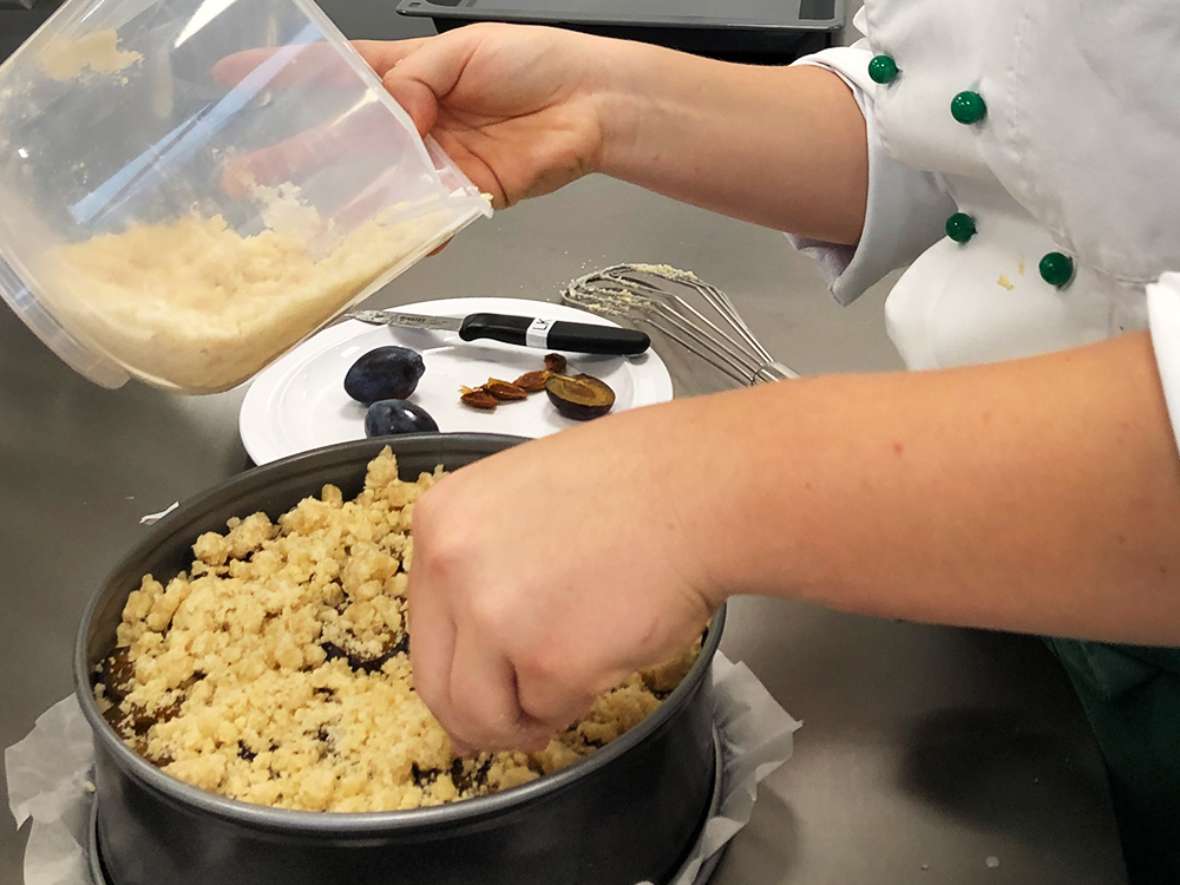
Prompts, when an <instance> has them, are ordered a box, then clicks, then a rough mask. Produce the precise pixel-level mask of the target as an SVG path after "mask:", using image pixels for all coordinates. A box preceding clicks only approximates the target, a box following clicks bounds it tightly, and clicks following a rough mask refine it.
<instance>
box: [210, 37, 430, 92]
mask: <svg viewBox="0 0 1180 885" xmlns="http://www.w3.org/2000/svg"><path fill="white" fill-rule="evenodd" d="M435 39H437V38H435V37H419V38H416V39H413V40H354V41H353V42H352V46H353V48H354V49H356V51H357V52H359V53H360V55H361V58H363V59H364V60H365V61H366V62H367V63H368V64H369V66H370V67H371V68H372V69H373V70H374V71H375V72H376V73H377V76H378V77H384V76H385V75H386V74H387V73H388V72H389V70H390V68H392V67H393V66H394V65H396V64H397V63H398V62H400V61H401V60H402V59H403V58H405V57H407V56H408V55H410V54H411V53H412V52H415V51H416V50H418V49H419V48H420V47H422V46H423V45H424V44H426V43H427V42H429V41H430V40H435ZM264 66H266V67H264ZM256 71H257V72H258V76H259V77H260V78H262V79H264V81H265V83H266V85H268V86H292V85H295V84H299V83H311V82H314V83H315V85H316V86H331V85H336V86H355V85H356V82H357V78H356V72H355V71H353V69H352V68H351V67H350V66H349V65H348V64H347V63H346V62H345V60H344V58H343V57H342V56H341V53H340V50H339V49H338V48H337V47H335V46H333V45H332V44H330V43H323V42H321V43H308V44H303V45H293V46H269V47H262V48H259V49H246V50H243V51H242V52H235V53H234V54H232V55H227V56H226V57H225V58H223V59H220V60H219V61H218V62H217V63H216V64H215V65H213V79H214V80H215V81H216V82H217V83H220V84H221V85H222V86H236V85H237V84H239V83H241V82H242V81H243V80H245V79H246V78H247V77H249V76H250V75H251V74H253V73H255V72H256Z"/></svg>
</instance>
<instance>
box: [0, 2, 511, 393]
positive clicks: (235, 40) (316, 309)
mask: <svg viewBox="0 0 1180 885" xmlns="http://www.w3.org/2000/svg"><path fill="white" fill-rule="evenodd" d="M490 214H491V210H490V208H489V206H488V203H487V201H486V200H485V199H484V198H483V197H482V196H481V195H480V194H479V192H478V191H477V190H476V189H475V188H474V187H473V186H472V185H471V183H470V182H469V181H468V180H467V179H466V178H465V177H464V176H463V175H462V173H461V172H460V171H459V170H458V168H457V167H456V166H455V165H454V164H453V163H451V161H450V160H449V159H448V158H447V157H446V156H445V155H444V154H443V152H442V151H441V150H440V149H439V148H438V146H437V145H435V144H434V143H433V142H429V141H426V142H424V141H423V140H422V139H421V138H420V137H419V136H418V134H417V132H416V130H415V128H414V125H413V123H412V122H411V120H410V119H409V117H408V115H407V114H406V113H405V112H404V111H403V110H402V108H401V107H400V106H399V105H398V104H397V103H396V102H394V101H393V99H392V98H391V97H390V96H389V94H388V93H387V92H386V91H385V89H384V88H383V87H382V85H381V82H380V80H379V79H378V77H377V76H376V74H374V73H373V71H372V70H371V69H370V68H369V67H368V66H367V65H366V64H365V62H364V60H363V59H362V58H361V57H360V56H359V55H358V54H357V53H356V51H355V50H354V49H353V48H352V47H351V46H350V45H349V43H348V42H347V41H346V40H345V38H344V37H343V35H342V34H340V32H339V31H338V30H337V29H336V28H335V26H333V25H332V23H331V22H330V21H329V20H328V18H327V17H326V16H325V15H324V14H323V12H322V11H321V10H320V9H319V8H318V7H317V6H316V5H315V4H314V3H313V2H311V0H69V2H67V3H66V4H65V5H64V6H63V7H62V8H61V9H60V10H59V11H58V12H57V13H56V14H55V15H54V16H53V17H52V18H51V19H50V20H49V21H48V22H47V23H46V24H45V25H44V26H43V27H42V28H41V30H40V31H38V32H37V33H36V34H35V35H34V36H33V37H32V38H31V39H30V40H29V41H28V43H26V44H25V45H24V46H23V47H22V48H21V49H20V50H18V51H17V52H16V53H15V54H14V55H13V56H12V57H11V58H10V59H9V60H8V61H7V62H5V63H4V65H3V66H0V296H2V297H3V298H4V300H5V301H7V302H8V304H9V305H10V306H11V307H12V308H13V309H14V310H15V311H16V312H17V313H18V314H19V315H20V316H21V318H22V319H23V320H24V321H25V322H26V323H27V324H28V325H29V326H30V327H31V328H32V329H33V331H34V332H36V333H37V335H39V336H40V337H41V339H42V340H43V341H45V343H46V344H48V345H49V346H50V347H51V348H53V350H54V351H55V352H56V353H57V354H58V355H59V356H60V357H61V358H62V359H64V360H65V361H66V362H67V363H69V364H70V365H71V366H73V367H74V368H75V369H76V370H78V371H79V372H81V373H82V374H83V375H85V376H86V377H88V378H90V379H91V380H93V381H95V382H97V383H99V384H102V385H104V386H108V387H117V386H120V385H122V384H124V383H125V382H126V381H127V380H128V378H129V377H136V378H139V379H142V380H143V381H146V382H148V383H150V384H153V385H156V386H158V387H164V388H168V389H173V390H180V391H185V392H189V393H206V392H215V391H221V390H226V389H228V388H231V387H234V386H236V385H237V384H239V383H241V382H242V381H244V380H246V379H248V378H249V377H250V376H252V375H253V374H254V373H256V372H257V371H258V370H259V369H261V368H263V367H264V366H265V365H267V364H268V363H269V362H271V361H272V360H273V359H275V357H277V356H279V355H280V354H282V353H283V352H284V351H286V350H288V349H289V348H291V347H292V346H293V345H294V344H296V343H298V342H299V341H300V340H302V339H303V338H305V337H306V336H307V335H309V334H311V333H312V332H314V331H315V330H316V329H318V328H320V327H321V326H323V325H324V324H325V323H326V322H328V321H329V320H331V319H332V318H333V317H334V316H336V315H337V314H339V313H340V312H341V311H342V310H344V309H345V308H347V307H348V306H350V305H352V304H355V303H356V302H358V301H361V300H363V299H364V298H366V297H368V296H369V295H370V294H372V293H373V292H374V291H376V290H377V289H378V288H380V287H381V286H383V285H385V284H386V283H388V282H389V281H390V280H391V279H393V278H394V277H395V276H397V275H398V274H399V273H401V272H402V271H404V270H405V269H406V268H408V267H410V266H411V265H412V264H414V263H415V262H416V261H417V260H419V259H420V258H422V257H423V256H425V255H427V254H429V253H430V252H431V251H432V250H433V249H435V248H436V247H438V246H439V245H440V244H442V243H443V242H445V241H446V240H448V239H449V238H450V237H452V236H453V235H454V234H455V233H456V232H457V231H459V230H460V229H461V228H463V227H465V226H466V225H467V224H469V223H470V222H471V221H473V220H474V219H476V218H478V217H479V216H481V215H490Z"/></svg>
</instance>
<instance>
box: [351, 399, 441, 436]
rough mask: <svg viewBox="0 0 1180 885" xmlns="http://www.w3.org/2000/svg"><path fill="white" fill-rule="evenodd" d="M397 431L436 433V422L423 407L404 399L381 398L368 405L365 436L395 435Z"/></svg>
mask: <svg viewBox="0 0 1180 885" xmlns="http://www.w3.org/2000/svg"><path fill="white" fill-rule="evenodd" d="M399 433H438V423H437V422H436V421H435V420H434V419H433V418H431V417H430V414H429V413H428V412H427V411H426V410H425V409H424V408H422V407H421V406H419V405H415V404H414V403H408V402H406V401H405V400H404V399H383V400H380V401H378V402H375V403H373V404H372V405H371V406H369V411H368V412H367V413H366V415H365V436H396V435H397V434H399Z"/></svg>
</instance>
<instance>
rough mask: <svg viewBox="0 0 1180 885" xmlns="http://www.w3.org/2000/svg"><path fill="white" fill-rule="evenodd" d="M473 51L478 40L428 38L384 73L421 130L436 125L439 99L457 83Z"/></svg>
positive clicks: (421, 132)
mask: <svg viewBox="0 0 1180 885" xmlns="http://www.w3.org/2000/svg"><path fill="white" fill-rule="evenodd" d="M447 36H450V35H447ZM474 51H475V44H474V43H472V42H471V41H468V40H465V39H446V37H437V38H427V39H426V40H424V41H423V42H422V43H421V44H420V45H419V47H417V49H416V50H411V51H410V52H408V53H406V54H404V55H403V56H401V57H399V58H398V59H397V60H396V61H395V63H394V64H393V65H392V66H391V67H390V68H389V69H388V70H387V72H386V73H385V75H384V77H383V82H384V83H385V88H386V89H387V90H389V94H390V95H392V96H393V98H394V100H395V101H397V103H398V104H400V105H401V106H402V107H403V108H405V109H406V112H407V113H408V114H409V115H410V117H411V118H413V120H414V124H415V125H416V126H417V127H418V132H419V133H420V134H422V135H426V134H427V133H428V132H430V130H431V129H433V128H434V124H435V123H436V122H437V121H438V107H439V102H440V101H442V100H443V99H445V98H446V97H447V96H448V95H449V94H450V93H451V92H452V90H454V88H455V87H456V86H457V85H458V83H459V80H460V78H461V77H462V76H463V71H464V69H465V68H466V67H467V63H468V62H469V61H470V60H471V55H472V53H473V52H474Z"/></svg>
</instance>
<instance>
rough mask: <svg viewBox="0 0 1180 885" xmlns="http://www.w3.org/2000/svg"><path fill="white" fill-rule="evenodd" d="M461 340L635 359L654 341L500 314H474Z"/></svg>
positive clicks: (637, 334)
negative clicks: (633, 356)
mask: <svg viewBox="0 0 1180 885" xmlns="http://www.w3.org/2000/svg"><path fill="white" fill-rule="evenodd" d="M459 337H460V338H462V339H463V340H464V341H475V340H476V339H479V338H490V339H491V340H493V341H502V342H504V343H505V344H519V345H522V346H525V347H537V348H542V349H549V350H564V351H567V352H569V353H592V354H606V355H610V356H631V355H633V354H639V353H643V352H645V351H646V350H647V349H648V348H649V347H651V339H650V338H649V337H648V336H647V335H645V334H644V333H643V332H639V331H636V330H635V329H620V328H618V327H616V326H598V325H594V324H593V323H571V322H566V321H565V320H558V321H556V322H547V321H545V320H537V319H533V318H532V317H518V316H508V315H506V314H499V313H473V314H471V315H470V316H469V317H467V318H466V319H465V320H464V321H463V326H462V328H460V330H459Z"/></svg>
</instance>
